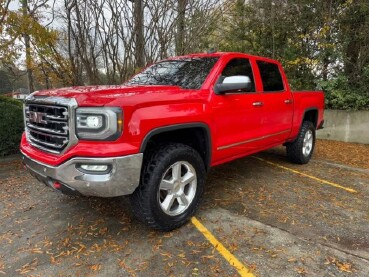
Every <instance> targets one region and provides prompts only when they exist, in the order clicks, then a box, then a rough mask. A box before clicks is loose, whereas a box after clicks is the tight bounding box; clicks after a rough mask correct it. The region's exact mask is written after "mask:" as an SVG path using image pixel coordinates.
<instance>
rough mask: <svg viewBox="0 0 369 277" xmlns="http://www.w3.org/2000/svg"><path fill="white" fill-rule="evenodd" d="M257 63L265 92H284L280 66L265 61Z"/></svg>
mask: <svg viewBox="0 0 369 277" xmlns="http://www.w3.org/2000/svg"><path fill="white" fill-rule="evenodd" d="M256 63H257V65H258V67H259V71H260V75H261V80H262V81H263V86H264V91H283V90H284V86H283V80H282V76H281V72H280V71H279V67H278V65H277V64H275V63H269V62H264V61H257V62H256Z"/></svg>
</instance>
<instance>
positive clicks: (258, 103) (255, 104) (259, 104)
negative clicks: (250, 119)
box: [252, 101, 264, 107]
mask: <svg viewBox="0 0 369 277" xmlns="http://www.w3.org/2000/svg"><path fill="white" fill-rule="evenodd" d="M252 105H253V106H254V107H261V106H263V105H264V103H263V102H260V101H257V102H254V103H252Z"/></svg>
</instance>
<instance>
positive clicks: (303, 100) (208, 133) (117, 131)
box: [20, 53, 324, 231]
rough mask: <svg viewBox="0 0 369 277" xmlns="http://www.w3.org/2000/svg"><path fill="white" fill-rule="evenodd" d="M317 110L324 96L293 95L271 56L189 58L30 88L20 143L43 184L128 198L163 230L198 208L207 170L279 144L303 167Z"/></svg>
mask: <svg viewBox="0 0 369 277" xmlns="http://www.w3.org/2000/svg"><path fill="white" fill-rule="evenodd" d="M323 108H324V95H323V93H322V92H319V91H304V92H292V91H291V90H290V87H289V84H288V81H287V78H286V75H285V73H284V71H283V69H282V66H281V65H280V63H279V62H277V61H275V60H272V59H268V58H263V57H258V56H252V55H247V54H242V53H211V54H193V55H187V56H181V57H174V58H170V59H168V60H164V61H160V62H158V63H155V64H153V65H151V66H149V67H147V68H146V69H145V70H143V71H142V72H141V73H139V74H137V75H136V76H134V77H133V78H132V79H131V80H130V81H128V82H127V83H125V84H123V85H119V86H87V87H71V88H62V89H54V90H46V91H38V92H34V93H32V94H31V95H30V96H29V97H28V98H27V99H26V100H25V105H24V118H25V132H24V134H23V137H22V141H21V146H20V149H21V152H22V156H23V162H24V164H25V166H26V168H27V169H28V170H29V171H30V173H31V174H32V175H33V176H35V177H36V178H37V179H38V180H40V181H42V182H43V183H45V184H46V185H47V186H50V187H52V188H54V189H56V190H59V191H61V192H64V193H66V194H82V195H86V196H98V197H116V196H122V195H129V198H130V202H131V205H132V209H133V212H134V214H135V216H137V218H138V219H140V220H141V221H143V222H145V223H146V224H147V225H149V226H150V227H152V228H154V229H158V230H162V231H169V230H172V229H174V228H177V227H179V226H181V225H183V224H184V223H186V222H187V221H188V220H189V218H190V217H191V216H192V215H193V214H194V213H195V211H196V209H197V208H198V206H199V203H200V199H201V196H202V194H203V190H204V187H205V177H206V174H207V172H208V171H209V169H210V168H211V167H213V166H216V165H220V164H222V163H225V162H228V161H231V160H234V159H237V158H241V157H244V156H247V155H250V154H253V153H256V152H258V151H262V150H265V149H268V148H271V147H274V146H277V145H281V144H283V145H284V146H286V149H287V157H288V159H289V160H290V161H292V162H294V163H298V164H305V163H307V162H308V161H309V160H310V159H311V156H312V154H313V150H314V144H315V131H316V130H317V129H319V128H322V126H323V122H324V121H323ZM245 170H247V169H245Z"/></svg>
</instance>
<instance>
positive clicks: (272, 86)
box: [256, 60, 294, 146]
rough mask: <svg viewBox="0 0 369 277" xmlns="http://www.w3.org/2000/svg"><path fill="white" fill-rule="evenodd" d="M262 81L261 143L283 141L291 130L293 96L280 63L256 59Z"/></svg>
mask: <svg viewBox="0 0 369 277" xmlns="http://www.w3.org/2000/svg"><path fill="white" fill-rule="evenodd" d="M256 64H257V68H258V71H259V72H258V73H259V74H260V79H261V82H262V94H263V97H262V102H263V113H262V117H261V124H262V129H263V130H262V136H263V137H264V138H265V139H264V140H263V144H264V145H265V146H267V145H275V144H278V143H283V142H284V141H285V140H286V139H287V138H288V137H289V134H290V132H291V128H292V119H293V107H294V105H293V97H292V94H291V91H290V89H289V87H288V84H287V83H286V79H285V78H283V76H282V72H283V71H282V68H281V66H280V64H278V63H274V62H269V61H263V60H257V61H256Z"/></svg>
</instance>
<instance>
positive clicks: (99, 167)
mask: <svg viewBox="0 0 369 277" xmlns="http://www.w3.org/2000/svg"><path fill="white" fill-rule="evenodd" d="M81 168H82V169H83V170H86V171H96V172H104V171H107V170H108V168H109V166H108V165H100V164H99V165H97V164H82V165H81Z"/></svg>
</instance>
